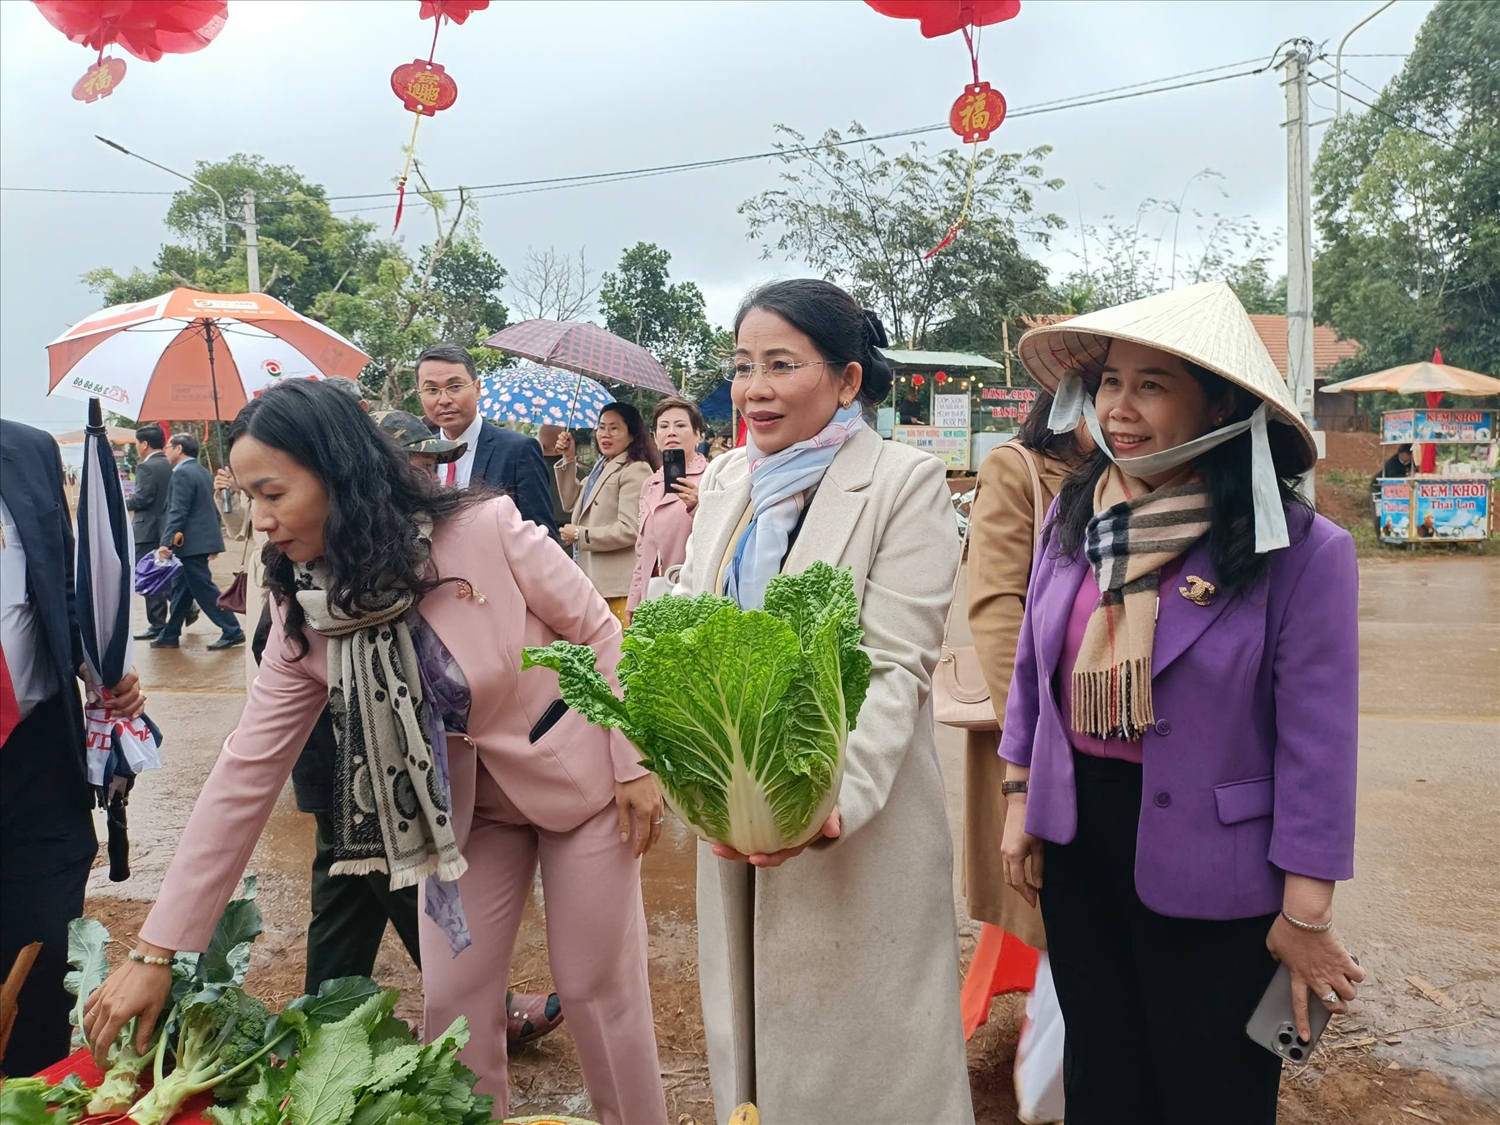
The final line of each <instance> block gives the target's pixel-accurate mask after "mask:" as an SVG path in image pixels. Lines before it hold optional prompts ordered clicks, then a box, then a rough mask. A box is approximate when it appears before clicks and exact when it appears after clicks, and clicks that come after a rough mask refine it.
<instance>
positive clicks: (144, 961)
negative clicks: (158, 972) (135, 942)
mask: <svg viewBox="0 0 1500 1125" xmlns="http://www.w3.org/2000/svg"><path fill="white" fill-rule="evenodd" d="M126 956H127V957H129V958H130V959H131V960H132V961H134V962H135V963H136V964H138V965H170V964H171V963H172V958H170V957H147V956H146V955H145V954H144V953H140V952H138V951H137V950H134V949H132V950H131V951H130V952H129V953H127V954H126Z"/></svg>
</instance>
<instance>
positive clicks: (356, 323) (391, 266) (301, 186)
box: [84, 154, 507, 413]
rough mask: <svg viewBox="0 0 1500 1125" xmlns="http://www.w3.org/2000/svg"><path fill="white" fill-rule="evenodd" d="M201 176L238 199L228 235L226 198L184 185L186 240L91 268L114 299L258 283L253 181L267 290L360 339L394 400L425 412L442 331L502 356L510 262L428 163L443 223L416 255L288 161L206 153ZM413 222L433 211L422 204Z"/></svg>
mask: <svg viewBox="0 0 1500 1125" xmlns="http://www.w3.org/2000/svg"><path fill="white" fill-rule="evenodd" d="M194 176H195V177H196V178H197V179H199V180H201V181H203V182H204V183H205V184H208V185H210V186H211V187H213V188H214V189H215V190H216V191H218V192H219V194H220V195H222V196H223V197H224V199H225V201H226V202H227V204H228V213H229V219H230V220H231V221H230V223H229V226H228V231H227V237H226V235H225V228H224V225H223V222H222V219H221V212H220V208H219V200H218V198H217V197H215V195H214V194H213V192H210V191H208V190H206V189H205V188H202V187H198V186H194V187H192V188H189V189H188V190H186V191H182V192H178V193H177V195H175V196H174V197H173V199H172V203H171V205H170V206H169V208H168V210H167V216H166V222H167V226H168V227H169V228H170V229H171V230H172V231H173V233H174V234H176V235H177V236H178V240H177V241H174V242H169V243H167V244H165V245H164V246H162V248H161V251H160V253H159V254H158V255H157V258H156V261H155V262H154V263H153V265H152V268H151V269H149V270H146V269H141V268H139V267H136V268H135V269H132V270H131V271H130V272H129V273H128V274H125V275H123V276H122V275H121V274H119V273H116V272H115V271H114V270H111V269H97V270H91V271H90V272H88V273H86V274H85V275H84V281H85V282H86V283H87V284H88V285H89V287H90V288H91V289H93V290H94V291H95V292H98V293H100V294H102V296H103V298H104V303H105V304H106V305H116V304H123V303H126V302H130V301H140V300H145V299H147V298H149V297H154V296H157V295H159V294H161V293H164V292H167V291H168V290H170V289H174V288H176V287H178V286H186V287H189V288H193V289H202V290H206V291H208V292H221V293H222V292H230V293H233V292H244V291H245V290H246V288H248V284H249V282H248V274H247V267H246V261H245V237H244V230H243V228H242V227H241V226H239V225H237V224H236V223H235V222H234V221H233V220H236V219H239V218H242V217H243V199H244V195H245V192H246V191H247V190H250V191H254V192H255V206H256V219H257V223H258V226H259V232H258V242H259V254H260V274H261V288H262V290H263V291H264V292H266V293H269V294H270V295H271V296H273V297H275V298H276V299H277V300H279V301H281V302H282V303H284V304H286V305H288V306H289V307H291V308H293V309H296V310H297V311H298V312H300V313H302V314H303V315H304V316H307V317H310V318H312V319H314V320H317V321H320V322H322V323H325V324H327V325H328V326H329V327H330V328H333V329H334V330H335V331H337V332H340V333H342V334H343V335H345V336H347V337H349V338H350V339H351V340H353V341H354V342H355V343H356V344H358V345H359V346H360V348H362V349H363V350H364V351H365V352H366V353H368V354H369V355H370V357H371V362H370V364H369V365H368V366H367V367H366V368H365V371H364V373H363V375H362V376H361V379H362V382H363V383H364V385H365V389H366V392H367V393H368V394H369V396H370V397H371V398H372V400H377V401H379V402H380V403H381V404H383V405H388V406H398V407H401V408H403V409H406V410H415V412H417V413H420V403H419V401H418V400H417V398H416V396H415V394H414V393H413V391H414V386H415V380H414V373H413V371H412V362H413V361H414V360H415V358H416V356H417V354H418V353H419V352H420V351H421V350H422V348H424V347H426V346H427V345H428V344H431V343H436V342H438V341H446V342H450V343H456V344H460V345H462V346H464V347H467V348H469V349H470V353H471V354H472V355H473V356H474V357H475V361H476V363H478V364H479V365H480V367H481V368H482V369H490V368H493V367H495V366H496V365H498V363H499V362H500V356H499V353H497V352H494V351H491V350H489V349H486V348H481V347H480V344H481V343H482V341H483V340H484V338H485V337H487V336H489V335H490V334H492V333H494V332H496V331H498V330H499V329H501V328H504V327H505V325H506V322H507V314H506V308H505V305H504V303H503V302H502V300H501V293H502V290H503V288H504V284H505V270H504V268H503V267H502V266H501V265H500V263H499V262H498V261H496V260H495V258H494V257H493V256H492V255H491V254H489V252H488V251H486V250H485V249H484V246H483V244H482V243H481V241H480V238H479V233H480V227H479V222H478V219H477V217H476V216H475V215H474V214H473V212H472V211H471V210H470V209H469V207H468V200H467V199H466V197H465V195H464V193H463V192H462V191H460V193H459V198H458V201H457V204H456V205H450V203H449V202H448V201H447V200H445V199H444V198H443V197H442V196H441V195H439V194H437V193H435V192H432V191H430V190H428V189H427V186H426V183H425V181H423V180H422V178H421V170H420V168H419V169H417V178H418V182H419V185H420V186H419V192H418V194H419V195H420V198H421V200H422V201H423V203H425V204H426V210H427V211H428V212H429V214H430V218H431V221H432V223H433V234H432V238H431V241H430V242H429V243H428V244H427V245H425V246H423V247H422V248H421V250H420V251H419V252H418V254H417V255H416V257H415V259H413V258H412V257H411V256H410V255H408V254H407V253H406V251H405V250H404V248H403V247H402V246H401V245H400V244H399V243H397V242H395V241H393V240H389V239H382V238H378V237H376V234H375V225H374V224H373V223H371V222H368V221H366V220H363V219H358V218H346V217H342V216H340V215H337V214H335V213H334V212H333V210H332V209H331V208H330V207H329V205H328V202H327V199H326V192H325V190H324V188H323V187H322V185H320V184H314V183H311V182H309V181H308V180H306V179H305V178H304V177H302V176H301V175H300V174H299V173H298V172H297V171H296V170H295V169H293V168H292V167H290V166H288V165H272V164H267V163H266V161H265V160H264V159H263V158H261V157H259V156H246V155H243V154H237V155H235V156H232V157H230V158H229V159H228V160H225V161H222V162H220V163H206V162H200V163H199V164H198V165H197V167H196V169H195V171H194ZM410 221H414V222H420V221H424V220H423V218H422V217H421V216H420V215H418V214H412V215H411V220H410Z"/></svg>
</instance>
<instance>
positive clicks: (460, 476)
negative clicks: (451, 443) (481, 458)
mask: <svg viewBox="0 0 1500 1125" xmlns="http://www.w3.org/2000/svg"><path fill="white" fill-rule="evenodd" d="M482 425H484V416H483V415H482V414H475V415H474V421H472V422H470V423H469V428H468V429H467V430H465V431H464V432H463V433H461V434H459V435H458V437H457V438H456V439H453V440H456V441H461V442H465V443H467V445H468V448H467V449H465V450H464V455H463V456H462V457H460V458H459V459H458V460H457V461H452V462H449V464H451V465H452V466H453V480H452V482H451V483H452V485H453V487H454V488H468V487H469V479H470V477H472V476H473V473H474V450H475V448H476V447H477V446H478V445H479V427H480V426H482ZM439 432H440V433H441V432H442V431H441V430H439ZM443 436H444V437H447V436H448V435H447V434H443ZM437 475H438V480H440V481H442V482H443V483H444V484H447V483H450V482H449V481H448V466H447V465H438V466H437Z"/></svg>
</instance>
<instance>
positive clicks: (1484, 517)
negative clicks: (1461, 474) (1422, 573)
mask: <svg viewBox="0 0 1500 1125" xmlns="http://www.w3.org/2000/svg"><path fill="white" fill-rule="evenodd" d="M1413 484H1414V487H1415V488H1416V490H1417V502H1416V511H1415V512H1414V513H1412V519H1413V520H1414V521H1415V526H1414V528H1413V530H1412V537H1413V538H1415V539H1449V540H1452V539H1484V538H1486V537H1487V536H1488V535H1489V531H1490V482H1489V480H1488V479H1486V478H1484V477H1476V478H1472V479H1457V480H1417V481H1415V482H1413Z"/></svg>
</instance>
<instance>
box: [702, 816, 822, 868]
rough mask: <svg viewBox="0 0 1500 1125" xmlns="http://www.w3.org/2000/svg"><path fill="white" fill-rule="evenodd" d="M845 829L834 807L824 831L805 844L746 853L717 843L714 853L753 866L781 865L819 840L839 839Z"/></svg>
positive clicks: (722, 857)
mask: <svg viewBox="0 0 1500 1125" xmlns="http://www.w3.org/2000/svg"><path fill="white" fill-rule="evenodd" d="M842 831H843V821H841V820H840V819H839V810H838V809H834V810H833V811H832V812H831V813H829V814H828V819H827V820H825V821H824V822H823V828H822V831H820V832H819V833H818V834H817V835H816V836H814V837H813V838H812V839H811V840H809V841H808V842H807V843H805V844H801V845H799V846H798V847H795V848H783V849H782V850H781V851H779V852H771V853H770V854H767V853H765V852H756V853H755V854H754V855H745V854H743V853H741V852H737V851H735V850H734V849H733V848H731V847H730V846H729V845H728V844H715V845H714V855H716V856H718V857H719V858H720V859H732V860H734V861H735V862H736V863H748V864H750V866H752V867H780V866H781V865H782V864H783V863H785V862H786V861H787V860H789V859H791V858H792V857H793V856H796V855H801V854H802V853H803V852H805V851H806V850H807V849H808V848H810V847H812V846H813V845H814V844H816V843H817V842H818V841H819V840H822V839H829V840H837V839H838V838H839V833H840V832H842Z"/></svg>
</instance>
